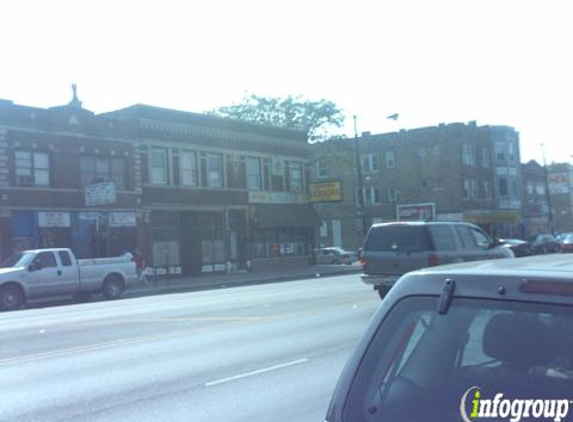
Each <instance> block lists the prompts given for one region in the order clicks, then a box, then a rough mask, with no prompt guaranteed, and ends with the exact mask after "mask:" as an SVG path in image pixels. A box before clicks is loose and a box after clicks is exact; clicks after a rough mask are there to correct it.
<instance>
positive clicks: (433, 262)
mask: <svg viewBox="0 0 573 422" xmlns="http://www.w3.org/2000/svg"><path fill="white" fill-rule="evenodd" d="M438 265H440V258H438V255H436V254H435V253H431V254H430V255H429V256H428V267H436V266H438Z"/></svg>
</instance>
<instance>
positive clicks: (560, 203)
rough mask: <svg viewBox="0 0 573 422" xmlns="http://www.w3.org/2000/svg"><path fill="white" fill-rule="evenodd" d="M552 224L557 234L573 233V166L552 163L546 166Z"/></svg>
mask: <svg viewBox="0 0 573 422" xmlns="http://www.w3.org/2000/svg"><path fill="white" fill-rule="evenodd" d="M547 173H548V185H549V193H550V195H551V207H552V210H553V224H554V229H555V232H557V233H571V232H573V166H572V165H571V164H569V163H552V164H549V165H548V166H547Z"/></svg>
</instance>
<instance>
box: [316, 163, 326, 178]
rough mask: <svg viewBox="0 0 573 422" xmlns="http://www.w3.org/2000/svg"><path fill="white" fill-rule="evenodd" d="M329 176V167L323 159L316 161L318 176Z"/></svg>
mask: <svg viewBox="0 0 573 422" xmlns="http://www.w3.org/2000/svg"><path fill="white" fill-rule="evenodd" d="M327 177H328V168H327V167H326V163H325V162H324V161H323V160H320V161H317V162H316V178H317V179H326V178H327Z"/></svg>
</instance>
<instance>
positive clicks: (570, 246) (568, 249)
mask: <svg viewBox="0 0 573 422" xmlns="http://www.w3.org/2000/svg"><path fill="white" fill-rule="evenodd" d="M560 249H561V252H563V253H573V234H568V235H567V236H565V237H564V238H563V240H562V241H561V244H560Z"/></svg>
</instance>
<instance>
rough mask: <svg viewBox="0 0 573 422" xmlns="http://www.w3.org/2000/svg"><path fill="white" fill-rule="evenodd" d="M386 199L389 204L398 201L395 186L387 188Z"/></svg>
mask: <svg viewBox="0 0 573 422" xmlns="http://www.w3.org/2000/svg"><path fill="white" fill-rule="evenodd" d="M387 197H388V202H389V203H390V204H395V203H396V202H397V201H398V190H397V189H396V186H388V191H387Z"/></svg>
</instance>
